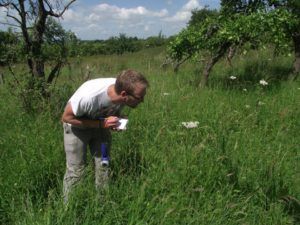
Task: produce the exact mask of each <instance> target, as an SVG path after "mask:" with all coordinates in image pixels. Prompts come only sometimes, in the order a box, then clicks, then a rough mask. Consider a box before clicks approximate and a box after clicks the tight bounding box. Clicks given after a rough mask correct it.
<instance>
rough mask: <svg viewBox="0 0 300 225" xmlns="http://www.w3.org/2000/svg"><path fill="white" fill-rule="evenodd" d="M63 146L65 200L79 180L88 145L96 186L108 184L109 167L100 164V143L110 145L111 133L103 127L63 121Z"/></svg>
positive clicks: (84, 163) (102, 186)
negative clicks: (86, 126)
mask: <svg viewBox="0 0 300 225" xmlns="http://www.w3.org/2000/svg"><path fill="white" fill-rule="evenodd" d="M63 128H64V147H65V152H66V164H67V168H66V173H65V176H64V182H63V193H64V200H65V202H67V201H68V197H69V193H70V191H71V189H72V187H73V186H74V185H75V184H76V183H77V182H78V181H79V180H80V178H81V177H82V175H83V173H84V169H85V166H86V164H87V162H86V160H87V148H88V147H89V149H90V152H91V154H92V158H93V160H94V164H95V184H96V188H104V187H106V186H107V185H108V172H109V168H107V167H103V166H102V165H101V143H106V144H107V146H108V149H110V145H111V133H110V131H109V129H103V128H77V127H72V126H71V125H70V124H67V123H63Z"/></svg>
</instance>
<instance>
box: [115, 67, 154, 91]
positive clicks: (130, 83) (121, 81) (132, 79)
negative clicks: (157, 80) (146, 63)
mask: <svg viewBox="0 0 300 225" xmlns="http://www.w3.org/2000/svg"><path fill="white" fill-rule="evenodd" d="M137 83H139V84H142V85H145V87H148V86H149V83H148V81H147V79H146V78H145V77H144V75H143V74H141V73H139V72H137V71H135V70H131V69H128V70H123V71H122V72H121V73H120V74H119V75H118V76H117V80H116V84H115V90H116V92H117V94H120V93H121V91H126V92H128V93H133V92H134V88H135V85H136V84H137Z"/></svg>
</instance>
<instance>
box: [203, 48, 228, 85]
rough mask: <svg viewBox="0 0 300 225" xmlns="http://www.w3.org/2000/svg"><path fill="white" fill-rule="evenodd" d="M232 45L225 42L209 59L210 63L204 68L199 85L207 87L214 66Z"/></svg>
mask: <svg viewBox="0 0 300 225" xmlns="http://www.w3.org/2000/svg"><path fill="white" fill-rule="evenodd" d="M230 46H231V45H230V43H224V44H223V45H222V47H221V48H220V49H219V50H218V52H217V53H216V54H215V55H214V56H212V57H211V58H210V59H209V61H208V63H207V64H206V66H205V68H204V70H203V74H202V79H201V82H200V84H199V87H205V86H206V85H207V83H208V77H209V74H210V72H211V70H212V68H213V66H214V65H215V64H216V63H217V62H218V61H219V60H220V59H221V58H222V57H223V56H224V55H225V53H226V52H227V50H228V48H229V47H230Z"/></svg>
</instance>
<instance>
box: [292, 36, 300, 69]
mask: <svg viewBox="0 0 300 225" xmlns="http://www.w3.org/2000/svg"><path fill="white" fill-rule="evenodd" d="M293 42H294V50H295V61H294V73H299V72H300V34H296V35H293Z"/></svg>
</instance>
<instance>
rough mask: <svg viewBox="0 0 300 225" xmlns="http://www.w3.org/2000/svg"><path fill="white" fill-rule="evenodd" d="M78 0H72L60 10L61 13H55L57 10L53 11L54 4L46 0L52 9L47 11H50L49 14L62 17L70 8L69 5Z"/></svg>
mask: <svg viewBox="0 0 300 225" xmlns="http://www.w3.org/2000/svg"><path fill="white" fill-rule="evenodd" d="M75 1H76V0H71V1H70V2H69V3H68V4H67V5H66V6H65V7H64V8H63V10H62V11H61V12H60V13H55V12H53V10H52V6H51V5H50V4H49V2H48V1H45V2H46V4H47V5H48V7H49V8H50V10H49V11H48V12H47V13H48V15H50V16H54V17H57V18H58V17H61V16H62V15H63V14H64V13H65V11H66V10H67V9H68V8H69V6H70V5H71V4H72V3H73V2H75Z"/></svg>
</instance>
